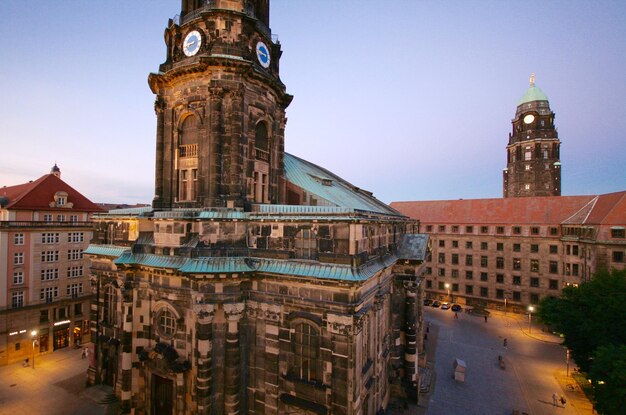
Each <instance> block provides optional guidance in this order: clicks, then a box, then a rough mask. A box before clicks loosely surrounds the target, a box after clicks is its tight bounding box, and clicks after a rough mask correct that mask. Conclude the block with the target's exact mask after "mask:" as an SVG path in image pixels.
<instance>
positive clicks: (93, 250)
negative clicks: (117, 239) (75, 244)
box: [83, 244, 130, 257]
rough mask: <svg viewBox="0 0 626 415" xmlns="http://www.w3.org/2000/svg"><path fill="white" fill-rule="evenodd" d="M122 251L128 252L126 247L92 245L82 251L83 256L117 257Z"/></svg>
mask: <svg viewBox="0 0 626 415" xmlns="http://www.w3.org/2000/svg"><path fill="white" fill-rule="evenodd" d="M124 251H130V248H129V247H127V246H116V245H94V244H92V245H89V246H88V247H87V249H85V250H84V251H83V254H91V255H102V256H112V257H119V256H120V255H122V254H123V253H124Z"/></svg>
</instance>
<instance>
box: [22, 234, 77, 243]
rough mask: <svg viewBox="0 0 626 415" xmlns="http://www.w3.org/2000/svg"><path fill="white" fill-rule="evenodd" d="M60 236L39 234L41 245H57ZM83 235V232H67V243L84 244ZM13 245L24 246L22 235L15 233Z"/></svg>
mask: <svg viewBox="0 0 626 415" xmlns="http://www.w3.org/2000/svg"><path fill="white" fill-rule="evenodd" d="M60 240H61V238H60V234H59V233H58V232H44V233H42V234H41V243H42V244H58V243H59V242H60ZM84 241H85V235H84V233H83V232H68V234H67V242H70V243H72V242H84ZM13 244H14V245H24V234H23V233H16V234H14V235H13Z"/></svg>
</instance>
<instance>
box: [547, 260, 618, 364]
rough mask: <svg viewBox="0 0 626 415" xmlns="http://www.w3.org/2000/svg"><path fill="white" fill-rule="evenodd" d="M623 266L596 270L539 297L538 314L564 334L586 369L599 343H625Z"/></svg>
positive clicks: (577, 361)
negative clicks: (584, 279) (581, 280)
mask: <svg viewBox="0 0 626 415" xmlns="http://www.w3.org/2000/svg"><path fill="white" fill-rule="evenodd" d="M625 307H626V270H619V271H618V270H615V269H614V270H612V271H611V272H608V271H599V272H598V273H597V274H596V275H594V276H593V278H592V279H591V280H590V281H588V282H584V283H582V284H580V285H579V286H577V287H575V286H569V287H565V288H564V289H563V292H562V294H561V297H559V298H546V299H544V300H542V301H541V303H540V307H539V310H538V313H537V314H538V316H539V318H540V319H541V320H542V321H543V322H545V323H547V324H548V325H550V326H552V327H553V328H554V329H555V330H556V331H558V332H560V333H563V334H564V336H565V345H566V346H567V347H568V348H569V349H570V350H571V351H572V357H573V358H574V360H575V361H576V363H577V364H578V366H579V367H580V368H581V369H582V370H583V371H585V372H588V371H589V369H590V367H591V361H592V360H591V358H592V356H593V353H594V352H595V351H596V349H598V347H600V346H606V345H616V346H620V345H625V344H626V319H625V318H624V309H625Z"/></svg>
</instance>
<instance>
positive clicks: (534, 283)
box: [437, 271, 559, 291]
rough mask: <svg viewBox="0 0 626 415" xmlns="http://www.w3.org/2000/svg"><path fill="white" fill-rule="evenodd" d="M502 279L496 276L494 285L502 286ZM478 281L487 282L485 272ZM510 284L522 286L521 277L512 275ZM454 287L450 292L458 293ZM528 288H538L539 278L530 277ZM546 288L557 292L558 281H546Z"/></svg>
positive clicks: (443, 287)
mask: <svg viewBox="0 0 626 415" xmlns="http://www.w3.org/2000/svg"><path fill="white" fill-rule="evenodd" d="M469 273H470V274H469V275H466V279H468V280H471V279H473V278H474V277H473V275H472V274H471V271H469ZM453 278H454V277H453ZM504 279H505V276H504V274H496V283H498V284H504V283H505V282H504ZM480 280H481V281H485V282H487V281H489V277H488V275H487V273H486V272H482V273H481V274H480ZM511 283H512V284H513V285H522V277H521V276H519V275H513V276H511ZM455 286H456V287H458V284H457V283H453V284H452V291H458V289H456V290H455V289H454V287H455ZM528 286H529V287H533V288H539V286H540V283H539V278H537V277H531V278H530V279H529V281H528ZM437 288H438V289H440V290H443V289H445V283H444V281H439V282H438V287H437ZM548 288H549V289H551V290H558V289H559V281H558V280H555V279H550V280H548Z"/></svg>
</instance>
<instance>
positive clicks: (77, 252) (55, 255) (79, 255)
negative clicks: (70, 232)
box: [13, 249, 83, 265]
mask: <svg viewBox="0 0 626 415" xmlns="http://www.w3.org/2000/svg"><path fill="white" fill-rule="evenodd" d="M67 259H68V261H78V260H80V259H83V250H82V249H70V250H68V251H67ZM58 260H59V251H42V252H41V262H57V261H58ZM13 265H24V253H23V252H16V253H14V254H13Z"/></svg>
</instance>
